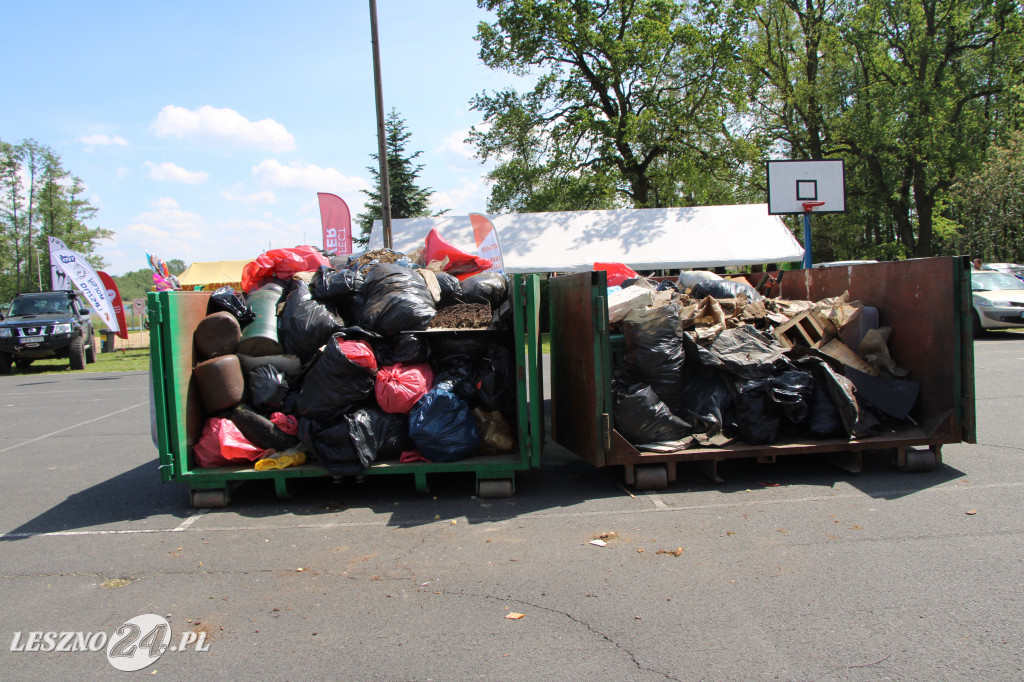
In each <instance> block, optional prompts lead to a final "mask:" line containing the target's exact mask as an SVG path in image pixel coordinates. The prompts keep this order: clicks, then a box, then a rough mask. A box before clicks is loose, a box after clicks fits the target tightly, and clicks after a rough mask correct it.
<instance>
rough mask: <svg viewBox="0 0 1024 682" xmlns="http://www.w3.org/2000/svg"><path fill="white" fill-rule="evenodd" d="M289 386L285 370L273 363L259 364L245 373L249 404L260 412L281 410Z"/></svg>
mask: <svg viewBox="0 0 1024 682" xmlns="http://www.w3.org/2000/svg"><path fill="white" fill-rule="evenodd" d="M288 388H289V387H288V380H287V379H286V378H285V376H284V372H282V371H281V370H279V369H278V368H277V367H274V366H273V365H257V366H256V367H254V368H253V369H251V370H250V371H249V373H248V374H246V375H245V390H246V394H247V395H248V401H249V404H250V405H252V406H253V407H254V408H256V410H258V411H259V412H273V411H275V410H280V409H281V406H282V405H284V399H285V397H286V396H287V395H288Z"/></svg>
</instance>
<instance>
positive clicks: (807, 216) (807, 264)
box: [804, 209, 814, 270]
mask: <svg viewBox="0 0 1024 682" xmlns="http://www.w3.org/2000/svg"><path fill="white" fill-rule="evenodd" d="M813 262H814V261H812V260H811V212H810V211H809V210H806V209H805V210H804V269H805V270H810V269H811V265H812V263H813Z"/></svg>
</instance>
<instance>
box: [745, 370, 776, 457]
mask: <svg viewBox="0 0 1024 682" xmlns="http://www.w3.org/2000/svg"><path fill="white" fill-rule="evenodd" d="M734 400H735V402H736V425H737V427H738V428H739V435H740V438H741V439H742V440H744V441H745V442H747V443H750V444H751V445H766V444H769V443H774V442H775V441H776V440H778V438H779V426H780V422H779V418H778V416H776V415H777V413H776V412H775V408H774V406H773V405H772V403H771V400H769V398H768V392H767V391H766V390H765V387H764V382H763V381H748V382H746V383H745V384H743V385H741V386H740V387H739V388H738V390H737V391H736V397H735V398H734Z"/></svg>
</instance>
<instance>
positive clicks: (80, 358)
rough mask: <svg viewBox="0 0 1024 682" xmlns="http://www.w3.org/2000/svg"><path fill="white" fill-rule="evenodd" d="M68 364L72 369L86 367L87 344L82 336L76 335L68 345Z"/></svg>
mask: <svg viewBox="0 0 1024 682" xmlns="http://www.w3.org/2000/svg"><path fill="white" fill-rule="evenodd" d="M68 364H69V365H70V366H71V369H85V344H84V343H83V342H82V337H81V336H76V337H75V338H74V339H72V340H71V345H70V346H68Z"/></svg>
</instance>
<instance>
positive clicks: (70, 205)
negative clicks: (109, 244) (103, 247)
mask: <svg viewBox="0 0 1024 682" xmlns="http://www.w3.org/2000/svg"><path fill="white" fill-rule="evenodd" d="M84 192H85V185H84V183H83V182H82V180H81V179H80V178H78V177H77V176H75V175H73V174H72V173H70V172H69V171H68V170H66V169H65V168H64V167H63V166H62V164H61V159H60V156H59V155H58V154H57V153H56V152H55V151H54V150H53V149H50V148H49V147H46V146H44V145H40V144H39V143H38V142H36V141H35V140H24V141H22V142H21V143H19V144H10V143H7V142H4V141H2V140H0V247H2V248H0V300H9V299H11V298H13V296H14V294H15V293H17V292H21V291H36V290H38V289H40V288H42V289H49V287H50V281H49V279H50V275H49V272H50V256H49V243H48V241H47V238H48V237H51V236H52V237H57V238H58V239H60V240H61V241H63V242H64V243H65V244H66V245H67V246H68V248H69V249H72V250H73V251H77V252H79V253H81V254H82V255H84V256H85V257H86V259H87V260H88V261H89V262H90V263H91V264H92V265H93V266H94V267H96V268H97V269H99V268H102V267H103V259H102V258H100V257H99V256H97V255H96V253H95V249H96V244H97V242H99V241H100V240H103V239H108V238H110V237H111V236H112V235H113V232H112V231H110V230H106V229H103V228H98V227H97V228H93V227H89V226H88V224H87V223H88V221H91V220H94V219H95V217H96V213H97V209H96V208H95V207H94V206H92V204H90V202H89V200H88V199H86V198H85V196H84Z"/></svg>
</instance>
